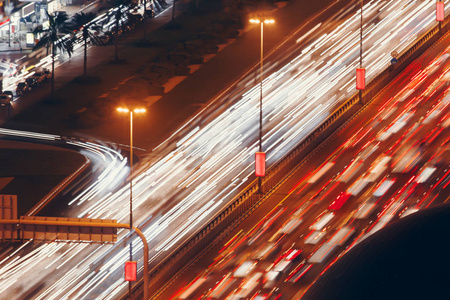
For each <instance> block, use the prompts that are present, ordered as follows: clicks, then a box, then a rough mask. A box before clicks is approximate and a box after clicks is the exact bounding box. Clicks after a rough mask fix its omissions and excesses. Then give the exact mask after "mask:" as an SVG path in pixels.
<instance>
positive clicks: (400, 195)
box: [159, 36, 450, 299]
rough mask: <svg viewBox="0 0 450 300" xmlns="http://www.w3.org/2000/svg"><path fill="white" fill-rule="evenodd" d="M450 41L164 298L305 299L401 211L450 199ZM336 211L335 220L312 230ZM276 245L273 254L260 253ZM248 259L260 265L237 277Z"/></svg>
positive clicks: (414, 68)
mask: <svg viewBox="0 0 450 300" xmlns="http://www.w3.org/2000/svg"><path fill="white" fill-rule="evenodd" d="M449 38H450V37H449V36H446V38H445V39H444V40H442V41H441V42H440V43H439V45H438V46H437V47H434V48H433V49H431V50H430V51H428V52H427V53H426V55H424V56H422V57H421V58H420V59H418V60H417V61H415V62H414V63H413V64H412V65H411V66H409V67H408V69H407V70H405V72H403V73H402V74H401V75H400V76H399V77H398V78H396V79H395V81H394V82H393V83H391V85H390V86H389V87H388V88H387V89H386V91H385V92H383V94H382V95H381V96H380V97H379V98H378V99H376V101H375V102H374V103H372V104H371V105H370V106H369V107H368V108H366V109H365V111H364V112H363V113H362V114H360V115H359V116H358V117H357V118H355V119H354V120H353V121H352V123H350V124H349V125H348V126H347V127H346V128H345V130H343V131H341V132H339V133H338V134H337V135H335V136H334V137H333V138H332V139H331V140H329V141H328V142H327V143H326V144H325V145H323V146H322V147H321V149H320V151H319V152H318V153H316V154H315V155H314V156H313V157H311V158H310V159H309V160H308V161H307V162H306V163H304V164H302V165H301V166H299V167H298V170H297V173H296V174H294V175H293V176H292V177H291V178H290V179H289V180H288V181H287V182H286V183H285V184H283V186H282V187H280V188H279V189H278V190H277V191H276V192H275V194H274V195H272V196H271V197H270V198H269V199H268V200H266V203H265V204H264V205H263V206H262V207H260V208H258V210H256V211H255V213H254V214H253V215H251V216H250V217H249V218H248V219H246V220H245V221H244V222H243V223H242V224H241V225H240V226H239V227H238V228H236V229H235V230H234V231H233V232H231V233H230V234H229V239H226V240H225V241H224V242H223V243H220V245H217V246H215V247H214V248H213V249H212V250H211V251H210V253H209V254H208V255H207V256H206V257H203V258H202V259H201V260H200V262H197V263H195V264H194V266H193V267H192V268H190V269H189V271H188V272H186V273H185V274H184V275H183V276H182V277H180V278H178V279H177V280H176V281H175V282H174V283H173V285H172V286H171V287H170V288H169V289H168V290H167V291H166V293H165V294H162V295H161V297H159V299H182V298H184V297H186V299H225V298H226V299H234V298H233V297H237V296H236V295H238V294H241V296H242V295H244V294H245V296H244V298H251V297H254V298H252V299H269V294H271V293H272V294H271V295H272V296H271V297H272V298H270V299H299V298H301V295H303V293H304V292H305V291H306V290H307V289H308V287H309V286H310V285H312V284H313V283H314V282H315V281H316V280H317V278H318V277H319V276H320V275H321V274H322V272H324V271H325V270H326V269H327V268H328V267H329V266H330V265H331V264H333V263H334V262H335V261H336V259H338V258H339V257H340V256H341V255H343V254H344V253H346V252H347V251H348V250H349V249H351V248H352V246H353V245H355V244H357V243H358V242H359V241H361V240H363V239H364V238H366V237H368V236H370V235H372V234H373V233H374V232H376V231H378V230H381V229H382V228H383V227H384V226H387V225H389V224H390V223H392V222H395V220H397V219H399V218H400V216H402V215H407V214H409V213H414V212H415V211H418V210H421V209H424V208H428V207H432V206H434V205H437V204H439V203H442V202H447V201H448V200H449V198H448V195H449V191H448V189H449V188H450V187H449V182H450V176H449V175H450V160H449V156H448V153H449V152H448V151H450V145H449V140H450V135H449V134H450V132H449V130H450V129H449V125H450V109H449V104H450V94H449V91H450V86H449V84H448V78H449V74H450V73H449V68H450V61H448V60H447V58H448V57H449V52H448V51H449V50H448V48H447V40H449ZM446 48H447V49H446ZM385 158H387V159H385ZM339 197H343V198H345V197H348V200H347V201H346V202H345V203H344V204H343V206H342V208H338V206H336V202H334V201H337V202H339ZM343 198H342V199H343ZM345 199H346V198H345ZM333 202H334V203H335V204H334V206H331V205H332V203H333ZM274 207H275V208H274ZM329 213H333V214H334V216H333V217H332V218H331V220H330V221H329V222H327V223H324V224H323V226H322V227H320V228H317V229H318V230H313V229H312V228H311V227H312V226H313V224H317V220H319V221H320V219H319V217H322V219H323V218H324V217H325V216H326V215H327V214H329ZM393 226H395V224H393ZM344 230H348V231H345V234H342V233H343V231H344ZM380 234H382V232H381V233H380ZM277 241H278V242H277ZM271 243H274V245H275V246H273V247H274V249H275V250H274V253H273V254H272V255H270V256H267V257H264V258H259V259H258V256H259V255H260V254H259V253H261V249H264V247H266V246H267V245H269V244H271ZM292 249H300V250H301V251H302V253H301V255H300V256H301V257H300V258H299V259H297V260H292V261H291V262H290V263H289V264H288V267H287V268H286V269H284V271H283V272H281V274H280V275H279V276H278V277H276V280H273V282H271V281H270V280H269V279H264V278H266V277H265V276H267V274H270V272H275V271H274V270H277V266H278V267H279V266H280V264H281V262H282V261H283V255H286V254H290V253H291V252H289V251H292ZM246 262H251V263H252V264H253V266H252V268H247V269H248V270H249V271H248V273H247V274H245V275H244V276H242V275H239V273H240V272H239V271H238V270H239V267H240V266H243V265H245V264H246ZM279 268H280V267H279ZM253 276H255V277H253ZM252 277H253V279H254V278H257V280H256V282H255V284H253V285H252V284H250V283H251V282H252ZM290 280H291V281H294V282H291V281H290ZM269 286H270V287H269ZM188 295H189V296H188ZM263 295H266V296H263ZM277 296H280V297H281V298H276V297H277ZM227 297H229V298H227ZM265 297H267V298H265Z"/></svg>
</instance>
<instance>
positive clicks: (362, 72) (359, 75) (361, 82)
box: [356, 0, 366, 105]
mask: <svg viewBox="0 0 450 300" xmlns="http://www.w3.org/2000/svg"><path fill="white" fill-rule="evenodd" d="M363 5H364V3H363V0H360V6H361V22H360V30H359V68H357V69H356V89H357V90H358V93H359V103H360V104H361V105H363V104H364V103H363V95H362V91H363V90H364V89H365V88H366V69H365V68H363V67H362V62H363Z"/></svg>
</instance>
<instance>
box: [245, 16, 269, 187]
mask: <svg viewBox="0 0 450 300" xmlns="http://www.w3.org/2000/svg"><path fill="white" fill-rule="evenodd" d="M250 23H253V24H258V23H259V24H261V61H260V72H261V82H260V93H259V150H258V152H256V154H255V176H256V177H258V192H259V193H261V194H262V177H264V176H266V153H265V152H263V149H262V98H263V96H262V95H263V79H264V73H263V63H264V52H263V41H264V24H273V23H275V20H273V19H265V20H260V19H250Z"/></svg>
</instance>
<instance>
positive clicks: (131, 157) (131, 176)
mask: <svg viewBox="0 0 450 300" xmlns="http://www.w3.org/2000/svg"><path fill="white" fill-rule="evenodd" d="M117 111H118V112H122V113H129V114H130V262H131V261H133V243H132V239H131V234H132V232H133V113H137V114H138V113H144V112H145V111H146V110H145V108H134V109H129V108H127V107H118V108H117ZM145 263H147V262H145V261H144V264H145ZM144 276H147V274H144ZM147 288H148V287H145V289H147ZM128 292H129V295H130V299H131V281H128Z"/></svg>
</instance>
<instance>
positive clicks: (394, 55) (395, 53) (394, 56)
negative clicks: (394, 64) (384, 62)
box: [391, 50, 398, 58]
mask: <svg viewBox="0 0 450 300" xmlns="http://www.w3.org/2000/svg"><path fill="white" fill-rule="evenodd" d="M391 56H392V57H393V58H397V57H398V53H397V51H395V50H394V51H392V52H391Z"/></svg>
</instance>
